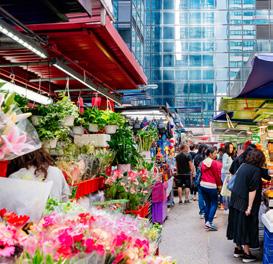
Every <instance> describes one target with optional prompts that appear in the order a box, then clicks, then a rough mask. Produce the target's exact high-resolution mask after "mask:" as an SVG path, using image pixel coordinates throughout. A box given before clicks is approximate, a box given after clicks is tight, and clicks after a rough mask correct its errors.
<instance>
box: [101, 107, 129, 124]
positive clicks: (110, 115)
mask: <svg viewBox="0 0 273 264" xmlns="http://www.w3.org/2000/svg"><path fill="white" fill-rule="evenodd" d="M102 119H103V120H104V121H105V123H106V124H107V125H116V126H118V127H123V126H124V124H125V122H126V119H125V117H124V116H123V115H122V114H120V113H116V112H113V111H110V110H106V111H103V113H102Z"/></svg>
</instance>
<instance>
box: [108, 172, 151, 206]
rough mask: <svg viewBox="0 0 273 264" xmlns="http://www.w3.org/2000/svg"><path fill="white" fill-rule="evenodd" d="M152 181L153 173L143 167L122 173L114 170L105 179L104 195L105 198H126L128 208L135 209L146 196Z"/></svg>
mask: <svg viewBox="0 0 273 264" xmlns="http://www.w3.org/2000/svg"><path fill="white" fill-rule="evenodd" d="M153 181H154V178H153V174H151V173H148V171H147V170H145V169H142V170H139V171H137V172H135V171H129V172H128V173H125V174H124V175H123V174H122V173H121V172H120V171H119V170H115V171H113V173H112V175H111V176H110V177H108V178H107V179H106V181H105V185H106V190H105V196H106V198H107V199H127V200H129V205H128V206H129V208H128V209H129V210H135V209H137V208H138V206H139V205H142V204H143V203H144V202H145V201H146V199H147V198H148V194H149V191H150V190H151V186H152V184H153Z"/></svg>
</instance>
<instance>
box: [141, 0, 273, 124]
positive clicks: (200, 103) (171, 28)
mask: <svg viewBox="0 0 273 264" xmlns="http://www.w3.org/2000/svg"><path fill="white" fill-rule="evenodd" d="M271 2H273V1H271V0H268V1H266V0H264V1H257V2H256V1H255V0H221V1H219V0H218V1H216V0H146V12H145V13H146V26H145V50H144V52H145V64H144V65H145V72H146V74H147V76H148V78H149V81H150V83H157V84H158V89H157V90H154V91H151V92H150V93H151V95H152V100H153V102H152V103H154V104H165V103H168V104H169V105H170V106H173V107H178V108H179V107H201V109H202V111H201V113H187V114H183V113H181V117H182V120H183V121H184V124H185V126H209V124H210V121H211V120H212V117H213V116H214V115H215V114H217V106H218V103H219V101H220V98H221V97H222V96H225V95H230V96H234V95H237V92H238V90H239V89H241V88H242V85H243V84H244V83H245V80H246V78H247V76H248V73H249V70H250V68H249V67H250V64H249V63H248V61H249V60H250V58H251V57H252V56H253V53H255V52H257V51H258V52H272V47H273V42H272V40H270V38H273V33H272V32H273V26H271V25H269V24H270V23H272V20H273V11H272V10H271V8H272V7H271ZM261 3H262V4H261Z"/></svg>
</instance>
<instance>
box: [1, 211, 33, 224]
mask: <svg viewBox="0 0 273 264" xmlns="http://www.w3.org/2000/svg"><path fill="white" fill-rule="evenodd" d="M3 218H4V220H5V221H6V222H7V223H8V224H10V225H12V226H15V227H22V226H24V225H25V224H26V223H27V222H28V220H29V216H27V215H17V214H15V213H5V215H4V217H3Z"/></svg>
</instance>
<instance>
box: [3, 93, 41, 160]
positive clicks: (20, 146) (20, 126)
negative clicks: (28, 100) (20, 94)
mask: <svg viewBox="0 0 273 264" xmlns="http://www.w3.org/2000/svg"><path fill="white" fill-rule="evenodd" d="M14 96H15V95H14V94H8V95H5V94H0V160H11V159H14V158H16V157H18V156H21V155H24V154H27V153H29V152H32V151H34V150H36V149H39V148H40V147H41V143H40V140H39V137H38V134H37V133H36V130H35V129H34V127H33V126H32V125H31V123H30V122H29V121H28V120H27V118H28V117H29V116H30V115H31V114H30V113H25V114H22V112H21V110H20V109H19V108H18V107H17V106H16V103H15V101H14Z"/></svg>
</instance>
